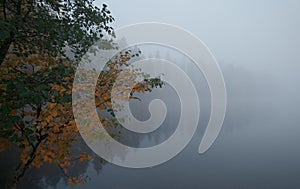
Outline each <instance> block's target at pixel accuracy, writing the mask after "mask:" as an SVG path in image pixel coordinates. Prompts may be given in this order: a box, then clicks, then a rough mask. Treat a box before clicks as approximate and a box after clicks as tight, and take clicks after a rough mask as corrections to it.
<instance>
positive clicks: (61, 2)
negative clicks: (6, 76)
mask: <svg viewBox="0 0 300 189" xmlns="http://www.w3.org/2000/svg"><path fill="white" fill-rule="evenodd" d="M1 7H2V12H1V14H0V36H1V37H0V47H1V54H0V65H1V64H2V62H3V60H4V57H5V55H6V54H7V52H8V49H9V47H10V46H11V45H13V52H14V54H16V55H18V56H25V57H27V56H28V55H30V54H36V53H38V54H43V55H47V56H52V57H57V56H60V57H65V56H66V52H65V51H66V48H65V47H68V48H70V49H71V51H72V52H73V53H74V56H75V58H76V59H79V58H80V57H81V56H82V55H83V54H84V53H85V52H86V51H87V50H88V48H89V47H90V46H91V45H92V44H94V43H95V41H97V40H98V39H100V38H101V37H102V36H103V35H104V34H106V33H108V34H110V35H114V33H113V28H112V27H110V26H109V23H111V22H112V21H113V20H114V18H113V17H112V16H111V15H110V11H109V10H108V9H107V5H105V4H103V7H102V8H101V9H100V8H98V7H97V6H95V5H94V0H39V1H38V0H9V1H7V0H3V1H1Z"/></svg>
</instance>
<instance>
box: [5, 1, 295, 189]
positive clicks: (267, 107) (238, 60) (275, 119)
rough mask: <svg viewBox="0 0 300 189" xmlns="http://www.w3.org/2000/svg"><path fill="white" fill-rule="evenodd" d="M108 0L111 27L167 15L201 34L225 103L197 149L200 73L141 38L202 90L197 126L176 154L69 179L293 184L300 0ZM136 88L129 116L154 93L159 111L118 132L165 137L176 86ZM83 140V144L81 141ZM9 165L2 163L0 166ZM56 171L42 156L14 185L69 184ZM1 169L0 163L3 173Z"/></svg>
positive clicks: (245, 187) (154, 140)
mask: <svg viewBox="0 0 300 189" xmlns="http://www.w3.org/2000/svg"><path fill="white" fill-rule="evenodd" d="M100 3H101V2H100ZM107 4H108V5H109V7H110V9H111V10H112V13H113V14H114V17H115V18H116V23H115V27H117V28H118V27H122V26H125V25H128V24H134V23H137V22H151V21H155V22H163V23H170V24H174V25H177V26H179V27H182V28H184V29H187V30H189V31H190V32H192V33H193V34H194V35H196V36H197V37H199V38H200V39H201V40H202V41H204V42H205V43H206V45H207V46H208V47H209V48H210V49H211V51H212V53H213V54H214V56H215V57H216V59H217V61H218V63H219V65H220V67H221V70H222V73H223V76H224V79H225V83H226V89H227V112H226V116H225V120H224V124H223V127H222V130H221V132H220V135H219V136H218V138H217V140H216V141H215V143H214V144H213V145H212V147H211V148H210V149H209V150H208V151H207V152H206V153H205V154H202V155H200V154H198V146H199V144H200V141H201V138H202V136H203V133H204V130H205V128H206V125H207V123H208V120H209V116H210V94H209V88H208V86H207V84H206V81H205V78H204V76H203V74H202V73H201V72H200V71H199V70H195V69H194V68H195V67H193V64H192V62H191V61H190V60H189V59H188V58H186V57H183V56H182V55H178V54H177V52H174V51H172V50H170V52H168V50H165V49H163V50H162V49H159V48H158V49H156V48H154V47H140V48H143V49H142V55H143V56H145V57H148V58H149V57H150V58H166V59H168V60H169V61H174V62H175V63H176V64H177V65H179V66H180V67H181V68H182V69H183V70H184V71H185V72H186V73H187V74H188V75H189V76H190V78H191V79H192V81H193V83H194V85H195V87H196V89H197V92H198V94H199V98H200V99H199V100H200V109H201V111H200V112H201V115H200V122H199V125H198V129H197V131H196V133H195V135H194V137H193V139H192V140H191V142H190V143H189V144H188V145H187V147H186V148H185V149H184V150H183V151H182V152H181V153H180V154H179V155H177V156H176V157H175V158H173V159H171V160H170V161H168V162H166V163H164V164H162V165H159V166H155V167H152V168H145V169H128V168H123V167H118V166H116V165H113V164H109V163H106V164H104V165H102V164H101V166H99V164H96V163H95V162H93V163H90V164H84V165H81V167H80V168H79V169H80V170H79V169H78V172H86V173H87V174H88V175H89V176H90V177H91V180H89V181H88V182H87V183H86V184H84V185H77V186H75V187H74V188H80V189H81V188H84V189H85V188H86V189H90V188H103V189H118V188H131V189H136V188H145V189H153V188H158V189H163V188H178V189H182V188H205V189H206V188H209V189H215V188H216V189H218V188H222V189H232V188H241V189H254V188H255V189H267V188H271V189H277V188H278V189H282V188H292V189H293V188H299V187H300V148H299V144H300V111H299V106H300V95H299V94H300V74H299V70H300V53H299V49H300V37H299V33H300V11H299V8H300V1H297V0H286V1H273V0H266V1H259V0H254V1H238V0H228V1H221V0H211V1H204V0H200V1H192V0H186V1H171V0H166V1H158V0H154V1H136V0H131V1H124V2H121V1H113V0H110V1H107ZM137 96H138V97H140V98H141V100H142V101H141V102H140V101H138V100H135V101H131V102H130V108H131V111H132V113H133V115H134V116H135V117H136V118H137V119H139V120H146V119H147V118H149V116H150V115H149V112H148V105H149V103H150V101H151V100H153V99H155V98H160V99H163V101H164V102H165V103H166V105H167V108H168V114H167V117H166V119H165V121H164V123H163V125H162V126H161V127H160V128H159V129H158V130H156V131H155V132H153V133H150V134H136V133H132V132H130V131H127V130H126V129H122V135H121V138H120V142H122V143H123V144H127V145H130V146H135V147H147V146H153V145H156V144H159V143H161V142H163V141H164V140H166V139H167V138H168V137H169V136H171V135H172V133H173V132H174V130H175V129H176V125H177V123H178V119H179V115H180V102H179V99H178V96H177V95H176V93H175V91H174V90H173V89H172V88H171V87H170V86H169V85H165V86H164V87H163V88H161V89H160V88H158V89H155V90H153V92H151V93H146V94H137ZM191 114H193V112H191ZM81 145H82V146H83V147H82V148H83V149H85V150H87V151H88V147H87V146H86V145H85V144H81ZM91 153H92V152H91ZM0 158H1V159H4V160H3V161H2V160H1V161H2V162H5V161H8V160H10V161H9V162H12V160H11V157H9V155H5V156H2V157H0ZM95 161H100V160H99V159H98V160H95ZM97 165H98V167H97ZM9 166H10V165H5V166H4V167H2V169H3V170H8V169H9V168H7V167H9ZM95 166H96V167H97V169H96V170H97V171H95V170H94V167H95ZM58 172H59V171H57V170H53V169H52V168H50V167H47V166H46V167H44V168H43V169H40V170H31V171H29V172H28V175H29V176H27V177H26V178H25V179H24V180H23V181H22V183H21V184H20V185H19V188H26V187H29V186H31V188H43V185H40V184H36V185H33V183H39V182H43V183H45V182H48V183H47V185H48V186H49V187H53V188H55V187H56V188H61V189H63V188H68V187H69V186H67V185H65V183H64V181H63V179H62V177H63V175H61V174H58ZM5 173H6V172H5V171H1V174H3V178H4V176H5V175H4V174H5ZM1 176H2V175H1ZM49 178H51V179H49ZM70 188H71V187H70Z"/></svg>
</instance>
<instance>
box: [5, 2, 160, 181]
mask: <svg viewBox="0 0 300 189" xmlns="http://www.w3.org/2000/svg"><path fill="white" fill-rule="evenodd" d="M93 2H94V1H92V0H73V1H69V0H56V1H48V0H42V1H35V0H10V1H6V0H4V1H2V2H1V3H2V4H1V5H2V12H1V15H0V25H1V27H0V46H1V54H0V64H1V67H0V93H1V96H0V141H1V145H0V151H2V150H4V149H5V148H7V147H9V146H17V147H18V148H20V149H21V153H20V164H19V165H18V166H17V167H16V175H15V183H17V182H18V180H19V179H20V178H22V177H23V176H24V174H25V173H26V171H27V170H28V169H30V168H32V167H35V168H40V167H41V166H43V165H45V164H51V165H55V166H57V167H58V168H59V169H60V170H61V171H62V172H63V174H64V175H65V176H66V177H67V178H68V181H69V182H70V184H71V185H74V184H76V183H84V182H86V180H85V178H86V176H85V175H72V173H71V172H70V171H69V168H70V167H71V166H74V165H75V164H76V163H78V162H83V161H89V160H91V159H92V156H91V154H88V153H86V152H85V151H80V150H79V151H78V150H77V151H76V150H75V151H74V150H72V146H73V144H74V142H76V141H78V140H80V135H79V132H78V129H77V127H76V125H75V121H74V117H73V114H72V101H71V93H72V83H73V79H74V72H75V70H76V67H77V60H79V59H80V58H81V57H82V55H83V54H85V52H86V51H87V50H88V48H89V46H91V45H92V44H93V43H94V42H95V41H97V40H101V47H102V48H113V47H114V44H113V42H112V40H110V39H109V40H103V38H102V37H103V36H104V35H105V34H106V35H108V36H111V37H113V36H114V33H113V29H112V27H110V26H109V23H110V22H112V21H113V17H112V16H111V15H110V12H109V10H108V9H107V6H106V5H103V7H102V8H101V9H99V8H98V7H96V6H95V5H94V4H93ZM67 50H70V52H71V55H70V53H69V54H66V51H67ZM140 53H141V52H132V51H130V50H126V51H124V52H121V53H120V54H118V55H117V56H116V57H114V59H113V60H111V62H110V63H109V64H107V69H105V71H104V72H102V73H101V74H100V78H99V82H98V84H97V88H96V94H95V96H96V105H97V107H98V108H99V109H100V110H103V111H107V112H110V113H111V115H112V117H113V116H114V114H113V112H112V105H111V102H110V93H111V90H112V87H113V83H114V80H115V79H116V77H117V74H118V73H119V72H121V71H122V70H123V68H124V66H125V67H126V65H128V64H129V62H130V60H132V59H134V58H136V57H137V56H139V54H140ZM73 55H74V56H73ZM161 85H162V82H161V81H160V80H159V79H158V78H152V79H151V78H148V79H145V80H144V81H143V82H141V83H139V84H138V85H136V87H135V88H134V90H133V91H132V94H133V93H134V92H135V91H137V92H147V91H151V89H152V88H153V87H157V86H161ZM132 94H131V96H132ZM99 118H100V119H101V121H103V123H104V124H105V126H106V127H115V126H116V122H115V119H114V118H106V117H103V116H101V115H99Z"/></svg>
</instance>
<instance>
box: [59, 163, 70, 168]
mask: <svg viewBox="0 0 300 189" xmlns="http://www.w3.org/2000/svg"><path fill="white" fill-rule="evenodd" d="M70 165H71V162H69V161H65V162H63V163H60V164H59V166H60V167H62V168H64V167H69V166H70Z"/></svg>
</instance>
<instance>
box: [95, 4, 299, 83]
mask: <svg viewBox="0 0 300 189" xmlns="http://www.w3.org/2000/svg"><path fill="white" fill-rule="evenodd" d="M97 3H99V4H100V3H101V2H100V1H98V2H97ZM105 3H106V4H108V7H109V9H110V10H111V11H112V14H113V16H114V17H115V19H116V21H115V23H114V27H115V28H119V27H122V26H125V25H128V24H134V23H138V22H151V21H155V22H164V23H169V24H174V25H177V26H180V27H182V28H184V29H187V30H189V31H190V32H192V33H194V34H195V35H196V36H198V37H199V38H200V39H201V40H202V41H203V42H205V43H206V44H207V45H208V47H209V48H210V49H211V50H212V52H213V54H214V55H215V57H216V58H217V60H218V61H219V63H220V65H221V66H222V65H227V64H236V65H239V66H242V67H247V69H251V70H271V72H272V73H274V74H279V75H280V74H284V75H285V76H286V77H291V79H292V77H293V79H294V77H296V76H295V75H294V74H292V75H293V76H292V75H291V73H295V74H296V72H295V70H299V68H300V66H299V62H300V53H299V49H300V36H299V33H300V11H299V10H300V1H298V0H263V1H262V0H251V1H246V0H226V1H224V0H209V1H208V0H197V1H196V0H185V1H178V0H177V1H176V0H164V1H161V0H151V1H149V0H147V1H146V0H143V1H142V0H127V1H119V0H118V1H117V0H107V1H106V2H105Z"/></svg>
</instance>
